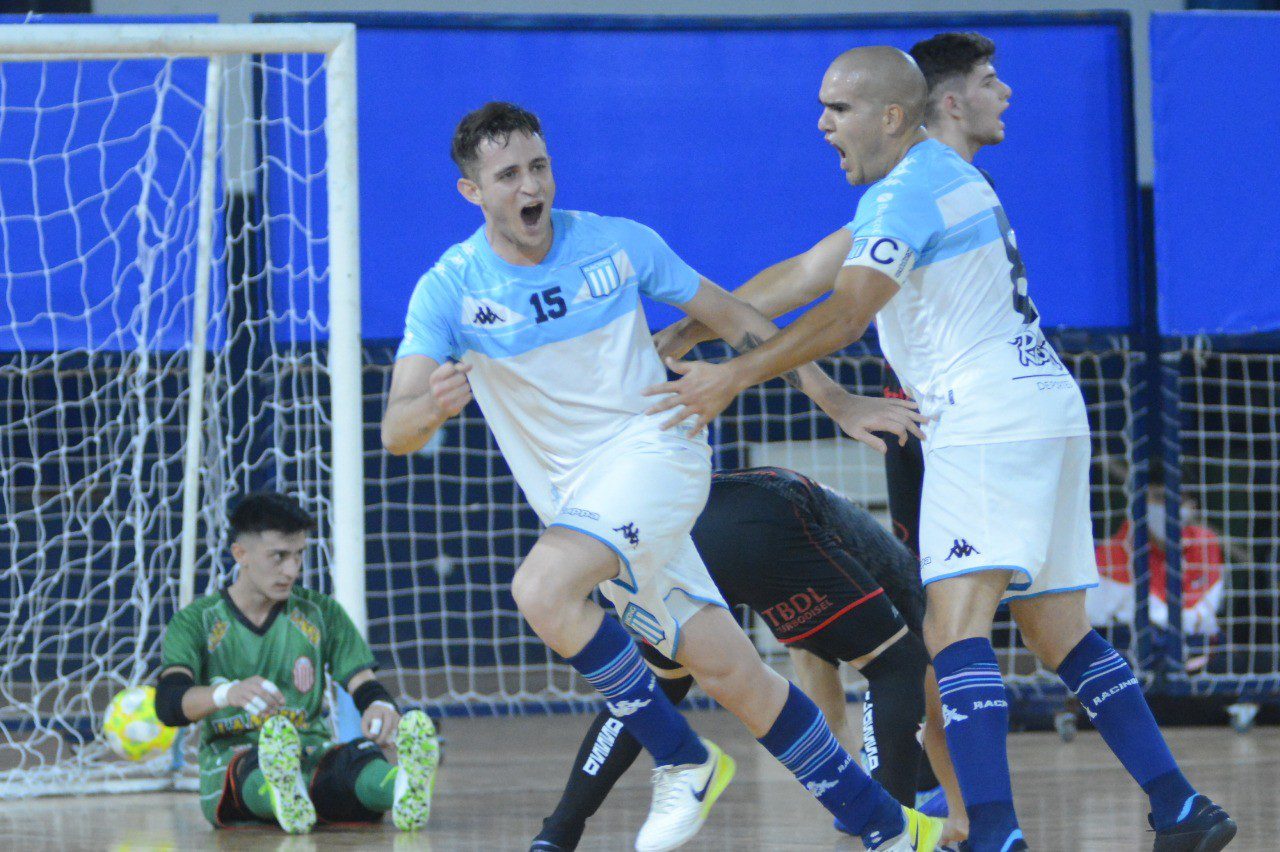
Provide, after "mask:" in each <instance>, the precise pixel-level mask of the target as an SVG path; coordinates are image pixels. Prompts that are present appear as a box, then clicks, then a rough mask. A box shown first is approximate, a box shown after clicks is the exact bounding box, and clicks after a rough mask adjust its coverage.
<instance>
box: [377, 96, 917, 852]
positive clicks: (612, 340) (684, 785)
mask: <svg viewBox="0 0 1280 852" xmlns="http://www.w3.org/2000/svg"><path fill="white" fill-rule="evenodd" d="M453 158H454V161H455V162H456V163H457V165H458V167H459V169H460V171H461V173H462V174H461V177H460V178H459V180H458V189H459V192H460V193H461V194H462V195H463V196H464V197H465V198H466V199H467V200H468V201H470V202H472V203H474V204H476V205H477V206H478V207H479V208H480V209H481V212H482V213H483V215H484V224H483V225H482V226H481V227H480V228H479V229H478V230H477V231H476V232H475V233H474V234H473V235H472V236H471V237H470V238H469V239H467V240H466V241H464V242H462V243H459V244H457V245H455V246H453V247H452V248H450V249H449V250H448V251H446V252H445V254H444V256H443V257H442V258H441V260H440V262H439V263H437V264H436V265H435V266H434V267H433V268H432V269H431V270H430V271H429V272H428V273H427V274H426V275H424V276H423V278H422V280H421V281H419V283H418V286H417V288H416V289H415V290H414V294H413V297H412V300H411V301H410V305H409V311H408V317H407V322H406V330H405V337H404V341H403V342H402V344H401V347H400V350H399V352H398V354H397V360H396V365H395V368H394V370H393V373H392V380H391V390H390V393H389V396H388V400H387V407H386V412H385V414H384V415H383V422H382V435H383V444H384V445H385V446H386V447H387V449H388V450H390V451H392V452H395V453H401V454H403V453H409V452H414V451H416V450H417V449H419V448H420V447H422V446H423V445H424V444H425V443H426V442H427V441H428V440H429V439H430V438H431V437H432V435H434V434H435V432H436V431H437V430H438V429H439V428H440V426H441V425H442V424H443V423H444V422H445V421H446V420H448V419H449V418H451V417H453V416H454V415H456V414H458V413H459V412H460V411H461V410H462V408H463V407H464V406H465V405H466V403H467V402H468V401H469V400H470V399H471V393H472V391H473V390H474V392H475V396H476V399H477V401H478V402H479V403H480V407H481V409H482V410H483V412H484V415H485V420H486V421H487V422H488V424H489V427H490V428H491V429H492V430H493V432H494V434H495V436H496V438H497V441H498V444H499V446H500V447H501V448H502V452H503V456H504V457H505V459H506V461H507V463H508V465H509V466H510V467H511V470H512V472H513V473H514V475H515V478H516V480H517V482H519V484H520V487H521V489H522V490H523V491H524V493H525V496H526V498H527V499H528V500H529V503H530V504H531V505H532V506H533V508H534V510H535V511H536V512H537V513H538V515H539V516H540V518H541V519H542V521H543V523H544V524H546V526H547V529H546V531H545V532H544V533H543V534H542V535H541V536H540V537H539V539H538V541H537V542H536V543H535V544H534V546H533V548H532V550H530V552H529V553H528V554H527V556H526V557H525V559H524V561H523V562H522V563H521V565H520V567H519V568H518V569H517V571H516V575H515V578H514V580H513V582H512V587H511V591H512V594H513V596H514V597H515V601H516V605H517V606H518V607H519V609H520V612H521V614H522V615H523V616H524V617H525V618H526V619H527V620H528V622H529V624H530V626H531V627H532V628H533V629H534V631H535V632H536V633H537V634H538V636H539V637H541V638H542V640H543V641H544V642H546V643H547V645H548V646H549V647H550V648H552V649H553V650H555V651H556V652H557V653H559V654H560V655H562V656H564V657H565V658H566V659H567V660H568V661H569V663H570V664H571V665H572V666H573V667H574V668H575V669H577V670H578V671H579V672H580V673H581V674H582V675H583V676H584V677H585V678H586V679H587V680H588V681H589V682H590V683H591V684H592V685H593V686H594V687H595V688H596V689H598V690H599V691H600V692H601V693H602V694H603V695H604V696H605V698H606V699H607V700H608V702H609V703H610V705H611V707H612V708H613V709H614V711H615V712H616V713H617V714H618V715H619V716H620V717H622V718H623V719H624V724H625V725H626V726H627V727H628V729H629V730H630V731H631V732H632V734H633V735H634V736H635V737H636V739H637V740H639V741H640V742H641V743H642V744H643V745H644V747H645V748H646V750H648V751H649V752H650V753H651V754H652V755H653V758H654V763H655V767H656V768H655V770H654V795H653V804H652V806H651V808H650V812H649V818H648V819H647V820H646V821H645V824H644V825H643V826H642V827H641V829H640V832H639V835H638V836H637V838H636V848H637V849H638V850H665V849H674V848H676V847H677V846H680V845H682V844H683V843H685V842H686V841H687V840H689V839H690V838H691V837H692V836H693V835H694V834H695V833H696V832H697V831H698V829H699V828H700V827H701V825H702V823H703V822H704V821H705V819H706V817H707V814H708V811H709V809H710V807H711V805H712V803H713V802H714V801H715V800H716V798H717V797H718V796H719V795H720V793H721V792H722V791H723V789H724V788H725V786H726V785H727V784H728V783H729V780H730V779H731V777H732V775H733V771H734V768H733V762H732V761H731V760H730V759H729V758H728V757H727V756H726V755H725V754H724V753H723V752H722V751H721V750H720V749H719V748H718V747H716V746H715V745H714V744H713V743H709V742H707V741H705V740H701V739H699V738H698V736H697V735H696V734H695V733H694V732H693V730H692V728H690V727H689V724H688V722H687V721H685V719H684V717H683V716H681V715H680V713H679V712H678V711H677V710H676V709H675V706H674V705H673V704H672V703H671V701H670V699H668V698H667V697H666V696H665V695H663V693H662V691H661V690H660V689H658V687H657V684H656V682H655V680H654V676H653V674H652V673H651V672H650V671H649V669H648V668H647V667H646V666H645V664H644V661H643V660H642V659H641V657H640V654H639V651H638V650H637V649H636V647H635V645H634V643H633V642H632V640H631V638H630V637H629V636H628V635H627V633H626V631H625V630H624V629H623V628H622V626H621V625H620V624H619V623H618V622H617V621H615V620H614V619H612V618H606V617H605V616H604V612H603V610H602V609H601V608H600V607H599V606H598V605H597V604H595V603H594V601H592V600H591V599H590V594H591V591H592V590H593V589H594V588H596V587H597V586H599V587H600V589H601V591H602V592H603V593H604V594H605V595H606V596H607V597H608V598H609V599H610V600H611V601H612V602H613V603H614V604H615V606H616V607H617V608H618V611H619V613H620V614H621V619H622V621H623V622H624V623H626V624H627V625H628V626H630V627H631V628H632V629H633V630H635V631H636V632H637V633H639V634H640V635H641V636H643V637H644V638H645V639H646V640H647V641H649V642H650V643H651V644H653V645H654V646H655V647H657V648H658V649H659V650H661V651H662V652H663V653H664V654H665V655H666V656H668V657H672V658H674V659H676V660H678V661H679V662H680V663H681V664H683V665H685V666H687V667H688V668H689V669H690V671H692V672H693V674H694V677H696V678H697V679H698V682H699V683H700V684H701V685H702V687H703V688H704V689H705V690H706V691H707V692H708V693H709V694H711V695H712V696H713V697H715V699H716V700H717V701H719V702H720V703H721V704H722V705H724V706H725V707H726V708H728V709H729V710H730V711H732V712H733V713H734V714H735V715H737V716H738V718H739V719H740V720H742V722H743V723H744V724H745V725H746V727H747V728H748V729H749V730H750V731H751V733H752V735H753V736H755V737H757V738H758V739H759V741H760V742H761V743H762V744H763V745H764V746H765V748H766V749H768V750H769V751H770V753H772V754H774V755H775V756H777V757H778V758H779V759H780V760H781V761H782V762H783V763H784V764H785V765H787V766H788V768H789V769H791V771H792V772H793V773H795V774H796V776H797V779H798V780H799V781H800V782H801V783H802V784H805V785H806V787H807V789H809V790H810V792H811V793H813V795H814V796H815V797H816V798H817V799H818V801H819V802H820V803H822V805H823V806H824V807H826V808H827V809H829V810H830V811H831V812H832V813H834V814H835V815H836V816H838V817H839V818H840V819H841V820H842V821H844V822H845V824H847V825H849V826H850V827H851V828H853V829H854V830H855V831H857V832H858V833H859V834H860V835H861V836H862V837H863V839H864V841H865V842H867V843H868V845H869V846H871V848H875V849H894V850H910V849H917V848H931V847H932V845H933V837H932V836H930V834H931V833H932V834H936V832H933V828H932V826H930V825H929V824H928V822H927V821H923V820H922V819H921V818H920V817H919V815H918V814H916V813H915V812H914V811H910V810H904V809H903V808H902V807H901V806H900V805H899V804H898V803H897V802H896V801H895V800H894V799H893V798H892V797H891V796H890V795H889V794H888V793H886V792H885V791H884V789H883V788H881V787H880V786H879V785H878V784H876V783H875V782H874V781H873V780H872V779H871V778H869V777H868V776H867V775H866V774H865V773H863V772H862V771H861V769H860V768H859V767H858V766H857V764H856V763H855V762H854V760H853V758H852V757H850V756H849V755H848V754H847V753H846V752H845V751H844V749H843V748H841V747H840V746H839V744H838V743H837V742H836V740H835V738H834V736H833V735H832V734H831V731H830V729H829V728H828V727H827V725H826V723H825V721H824V720H823V718H822V715H821V713H820V712H819V711H818V709H817V707H815V706H814V704H813V702H812V701H810V700H809V699H808V698H806V697H805V696H804V694H803V693H801V692H800V691H799V690H797V689H795V688H794V687H792V686H791V685H790V684H788V683H787V681H786V680H784V679H783V678H781V677H780V676H779V675H778V674H777V673H775V672H774V671H772V670H771V669H769V668H768V667H767V666H765V665H764V663H763V662H762V661H761V660H760V657H759V655H758V654H757V653H756V651H755V648H754V646H753V645H752V644H751V642H750V640H749V639H747V637H746V635H745V634H744V633H743V632H742V630H741V628H740V627H739V626H738V624H737V623H736V622H735V621H734V619H733V616H732V615H731V614H730V613H729V611H728V609H727V607H726V605H725V602H724V600H723V598H722V597H721V596H720V593H719V592H718V591H717V589H716V587H715V585H714V584H713V583H712V582H711V579H710V577H709V576H708V575H707V571H706V568H705V566H704V565H703V564H702V561H701V560H700V559H699V558H698V553H697V550H696V549H695V548H694V546H693V542H692V540H690V538H689V530H690V529H691V528H692V527H693V523H694V521H695V520H696V518H697V515H698V513H699V512H700V511H701V510H702V507H703V505H704V503H705V502H706V498H707V491H708V489H709V487H710V478H711V477H710V450H709V447H708V446H707V443H706V438H705V436H704V435H703V434H702V431H701V430H700V429H676V430H675V431H673V432H672V431H664V430H662V429H661V428H660V424H661V418H658V417H654V416H650V415H646V414H645V413H644V407H645V404H646V401H645V399H644V397H643V396H642V395H641V391H642V389H643V388H644V387H645V386H646V385H648V384H651V383H652V382H654V381H659V380H661V379H662V378H663V376H664V374H663V370H662V364H661V361H660V360H659V359H658V356H657V353H656V352H655V350H654V348H653V343H652V341H651V338H650V335H649V330H648V327H647V324H646V322H645V319H644V313H643V309H642V308H641V305H640V301H639V296H640V294H641V293H645V294H647V295H650V296H652V297H654V298H658V299H661V300H663V301H666V302H669V303H673V304H676V305H679V306H680V307H681V308H682V309H683V310H685V311H686V312H687V313H689V314H690V315H691V316H695V317H697V318H699V319H700V320H702V321H703V322H705V323H706V324H707V325H709V326H710V327H712V328H713V329H716V331H717V333H718V334H720V335H721V336H723V337H725V338H726V339H728V340H729V341H731V342H732V343H733V344H734V345H735V346H736V347H737V348H739V350H740V351H744V350H746V349H749V348H750V347H751V346H753V345H756V344H758V342H759V340H762V339H765V338H767V337H769V336H770V335H772V334H774V333H776V328H774V327H773V325H772V324H771V323H769V321H768V320H766V319H764V318H763V317H762V316H760V315H759V313H757V312H756V311H754V310H752V309H751V308H750V307H749V306H747V305H746V304H745V303H743V302H740V301H738V300H737V299H734V298H733V297H731V296H729V295H728V294H727V293H725V292H724V291H723V290H721V289H720V288H719V287H717V286H715V285H714V284H712V283H711V282H709V281H707V280H706V279H704V278H702V277H701V276H699V275H698V273H696V272H694V271H693V269H691V268H690V267H689V266H688V265H687V264H685V263H684V262H683V261H682V260H681V259H680V258H679V257H678V256H676V254H675V253H674V252H672V251H671V249H670V248H669V247H667V245H666V243H664V242H663V241H662V239H661V238H660V237H658V235H657V234H655V233H654V232H653V231H651V230H649V229H648V228H646V227H644V226H643V225H639V224H637V223H635V222H632V221H629V220H626V219H619V218H611V217H605V216H596V215H593V214H590V213H577V212H569V211H560V210H555V209H554V208H553V206H552V204H553V201H554V198H555V190H556V187H555V180H554V177H553V175H552V169H551V160H550V157H549V156H548V154H547V147H546V142H545V140H544V138H543V135H542V127H541V124H540V122H539V121H538V119H537V117H536V116H534V115H533V114H531V113H529V112H527V111H526V110H522V109H520V108H519V107H516V106H514V105H512V104H502V103H491V104H488V105H486V106H484V107H482V108H481V109H479V110H476V111H475V112H472V113H470V114H468V115H467V116H465V117H464V118H463V119H462V121H461V122H460V124H459V126H458V129H457V132H456V133H455V135H454V140H453ZM804 373H805V375H801V374H799V373H797V374H796V375H795V376H794V377H793V381H795V382H796V383H797V384H798V385H800V386H802V388H803V389H804V390H805V392H807V393H810V394H811V395H812V396H814V398H815V400H816V401H817V402H818V404H819V405H820V406H821V407H823V409H824V410H826V411H828V413H830V414H831V415H832V417H833V418H834V419H836V420H837V422H839V423H840V424H841V426H842V428H844V429H845V431H846V432H848V433H850V434H851V435H853V436H854V437H858V438H860V439H862V440H865V441H867V442H868V443H871V444H873V445H882V442H881V441H880V439H878V438H875V437H874V436H872V435H871V432H873V431H876V430H887V431H893V432H896V433H897V434H898V435H899V436H902V435H904V434H905V433H906V432H907V431H910V430H911V429H916V430H917V431H918V427H916V425H915V424H916V418H917V417H918V415H916V413H915V412H914V411H912V410H911V409H910V408H909V407H907V406H906V405H903V404H900V403H898V402H897V401H895V400H875V399H861V400H859V399H854V398H852V397H850V396H849V395H848V394H847V393H845V392H844V391H843V390H842V389H840V388H839V387H838V386H836V385H835V384H834V383H833V382H831V381H830V379H828V378H827V377H826V376H825V374H823V373H822V371H821V370H819V369H818V368H817V367H814V366H812V365H809V367H808V368H806V369H805V370H804Z"/></svg>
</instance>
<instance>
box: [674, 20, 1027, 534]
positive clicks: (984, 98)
mask: <svg viewBox="0 0 1280 852" xmlns="http://www.w3.org/2000/svg"><path fill="white" fill-rule="evenodd" d="M995 53H996V45H995V42H993V41H992V40H991V39H989V38H987V37H986V36H984V35H981V34H980V33H974V32H965V33H959V32H948V33H939V34H938V35H935V36H933V37H931V38H928V39H925V40H923V41H920V42H917V43H916V44H915V46H913V47H912V48H911V56H912V58H913V59H915V61H916V62H917V63H918V65H919V67H920V70H921V71H922V72H923V73H924V77H925V83H926V85H927V87H928V101H927V103H926V105H925V131H926V132H927V133H928V134H929V136H930V137H932V138H934V139H937V140H938V141H939V142H941V143H943V144H944V145H947V146H949V147H951V148H952V149H954V150H955V152H956V153H957V154H959V155H960V156H961V157H963V158H964V160H965V162H970V163H971V162H973V158H974V155H976V154H977V152H978V151H979V150H981V149H982V148H983V147H986V146H988V145H998V144H1000V143H1001V142H1003V141H1004V122H1003V121H1001V119H1000V117H1001V115H1002V114H1003V113H1004V111H1005V110H1006V109H1008V108H1009V98H1010V97H1011V96H1012V94H1013V90H1012V89H1011V88H1010V87H1009V86H1008V85H1007V84H1006V83H1005V82H1004V81H1003V80H1001V79H1000V77H999V76H998V75H997V74H996V69H995V66H994V64H993V63H994V59H995ZM978 171H979V172H981V173H982V176H983V177H984V178H986V179H987V181H988V182H991V176H990V175H989V174H987V173H986V172H985V171H983V170H982V169H978ZM848 236H849V234H848V231H846V230H845V229H844V228H840V229H838V230H837V231H836V232H835V233H833V234H830V235H829V236H827V237H825V238H824V239H823V240H822V241H821V242H819V243H818V244H817V245H815V246H813V247H812V248H811V249H809V250H808V251H807V252H805V253H804V254H801V255H798V256H797V257H793V258H790V259H789V260H784V261H782V262H781V263H776V264H774V265H773V266H770V267H769V268H768V269H765V270H763V271H761V272H760V273H759V274H758V275H756V276H754V277H753V278H751V279H750V280H749V281H747V282H746V283H745V284H743V285H742V286H741V287H739V288H738V289H737V290H736V291H734V295H735V296H737V297H738V298H740V299H742V300H743V301H745V302H747V303H748V304H750V305H752V306H753V307H754V308H756V309H757V310H758V311H760V312H761V313H763V314H764V315H765V316H768V317H777V316H781V315H782V314H784V313H787V312H788V311H792V310H795V309H796V308H799V307H802V306H804V305H807V304H809V303H810V302H812V301H813V300H814V299H816V298H817V297H818V296H819V295H821V294H822V293H825V292H827V291H828V290H830V289H831V285H832V282H834V281H835V277H836V273H838V272H839V271H840V267H841V265H842V264H843V263H844V259H845V255H847V254H848V246H849V239H848ZM713 336H714V335H713V333H712V332H711V330H710V329H708V328H706V326H704V325H702V324H701V323H699V322H697V321H696V320H694V319H693V318H691V317H685V318H683V319H681V320H680V321H679V322H676V323H674V324H672V325H670V326H668V327H667V328H666V329H664V330H663V331H662V332H660V333H659V334H658V335H657V337H656V339H655V342H656V343H657V346H658V352H659V353H660V354H662V355H664V356H666V355H671V356H674V357H677V358H679V357H682V356H683V355H684V354H685V353H687V352H688V351H689V350H690V349H691V348H693V346H694V345H696V344H697V343H700V342H701V341H703V340H708V339H710V338H712V337H713ZM884 395H885V396H886V397H892V398H898V399H903V398H905V397H906V391H905V390H903V388H902V383H901V382H899V381H898V377H897V374H895V373H894V372H893V370H892V369H889V368H888V367H887V366H886V369H885V377H884ZM884 467H885V477H886V479H887V482H888V492H889V514H890V516H891V518H892V521H893V529H894V533H895V534H896V535H897V536H898V538H899V539H900V540H901V541H902V543H903V544H905V545H906V546H907V548H908V549H910V550H911V552H912V553H915V554H917V555H918V554H919V552H920V542H919V537H920V489H921V486H922V484H923V480H924V454H923V451H922V450H921V447H920V441H919V439H917V438H916V437H914V436H908V438H907V440H906V441H905V442H894V441H891V442H888V444H887V447H886V451H885V457H884Z"/></svg>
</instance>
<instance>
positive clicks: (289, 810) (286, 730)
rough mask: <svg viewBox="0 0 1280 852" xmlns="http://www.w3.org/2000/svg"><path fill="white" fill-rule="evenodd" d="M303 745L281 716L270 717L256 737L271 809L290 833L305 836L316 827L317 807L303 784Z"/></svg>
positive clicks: (295, 731)
mask: <svg viewBox="0 0 1280 852" xmlns="http://www.w3.org/2000/svg"><path fill="white" fill-rule="evenodd" d="M301 766H302V742H301V741H300V740H299V739H298V731H297V729H296V728H294V727H293V724H292V723H291V722H290V721H289V720H288V719H286V718H285V717H284V716H272V717H271V718H270V719H268V720H267V722H266V724H265V725H263V726H262V733H261V734H259V735H258V768H259V769H261V770H262V775H263V777H264V778H266V779H267V792H268V793H269V794H270V796H271V810H272V811H273V812H274V813H275V815H276V822H278V823H280V827H281V828H283V829H284V830H285V831H286V832H288V833H289V834H306V833H307V832H308V831H310V830H311V826H313V825H315V824H316V807H315V805H313V804H311V799H310V797H308V796H307V786H306V785H305V784H304V783H302V771H301Z"/></svg>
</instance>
